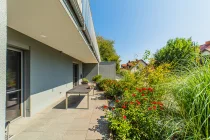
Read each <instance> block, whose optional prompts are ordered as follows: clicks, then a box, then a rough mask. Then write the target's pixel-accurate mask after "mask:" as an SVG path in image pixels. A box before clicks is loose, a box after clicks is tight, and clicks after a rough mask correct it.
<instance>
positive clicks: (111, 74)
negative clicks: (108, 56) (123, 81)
mask: <svg viewBox="0 0 210 140" xmlns="http://www.w3.org/2000/svg"><path fill="white" fill-rule="evenodd" d="M98 74H100V75H102V78H108V79H116V62H100V63H99V66H98V64H95V63H94V64H92V63H86V64H83V76H84V77H85V78H87V79H88V80H89V81H92V78H93V76H95V75H98Z"/></svg>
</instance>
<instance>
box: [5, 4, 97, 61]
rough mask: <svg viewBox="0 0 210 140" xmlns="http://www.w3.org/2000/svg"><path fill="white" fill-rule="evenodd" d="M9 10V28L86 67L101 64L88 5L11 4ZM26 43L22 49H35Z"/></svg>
mask: <svg viewBox="0 0 210 140" xmlns="http://www.w3.org/2000/svg"><path fill="white" fill-rule="evenodd" d="M85 7H86V8H85ZM80 8H82V9H80ZM7 9H8V10H7V12H8V21H7V24H8V25H7V26H8V27H9V28H12V29H14V30H16V31H18V32H20V33H22V34H24V35H26V36H28V37H30V38H32V39H35V40H37V41H39V42H41V43H43V44H46V45H48V46H49V47H51V48H54V49H56V50H58V51H60V52H62V53H64V54H66V55H68V56H71V57H73V58H75V59H77V60H80V61H81V62H83V63H98V62H100V55H99V50H98V46H97V41H96V36H95V31H94V26H93V21H92V16H91V12H90V7H89V3H88V1H86V0H85V2H84V1H81V0H78V1H76V0H35V1H28V0H21V1H20V0H8V1H7ZM82 11H83V12H82ZM85 11H86V12H85ZM14 40H17V38H14ZM27 41H28V40H25V39H24V38H23V37H22V38H21V43H19V46H20V47H21V46H30V45H32V44H30V41H28V42H27ZM25 42H27V43H25ZM8 44H10V45H12V46H14V44H15V42H8ZM19 46H18V47H19Z"/></svg>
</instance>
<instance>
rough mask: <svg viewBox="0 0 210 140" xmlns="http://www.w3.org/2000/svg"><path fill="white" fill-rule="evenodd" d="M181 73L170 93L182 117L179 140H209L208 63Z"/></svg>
mask: <svg viewBox="0 0 210 140" xmlns="http://www.w3.org/2000/svg"><path fill="white" fill-rule="evenodd" d="M180 73H182V74H181V75H182V76H180V75H179V78H178V79H176V81H175V82H173V83H172V92H173V95H174V97H175V101H176V102H177V105H178V110H179V113H180V114H181V116H182V118H183V119H182V122H180V123H182V125H183V127H182V128H181V130H180V131H179V132H180V133H179V138H181V139H192V140H201V139H206V140H207V139H210V63H205V64H204V66H196V67H194V69H191V70H187V71H180Z"/></svg>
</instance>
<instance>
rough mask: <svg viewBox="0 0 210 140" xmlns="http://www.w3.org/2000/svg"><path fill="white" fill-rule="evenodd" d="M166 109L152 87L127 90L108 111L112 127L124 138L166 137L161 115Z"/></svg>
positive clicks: (117, 135)
mask: <svg viewBox="0 0 210 140" xmlns="http://www.w3.org/2000/svg"><path fill="white" fill-rule="evenodd" d="M164 109H165V108H164V105H163V103H162V102H161V101H159V100H158V98H157V96H156V95H155V93H154V91H153V89H152V88H140V89H138V88H137V89H136V91H133V92H129V91H128V90H125V93H124V94H123V97H122V99H117V100H115V108H114V109H112V111H108V112H107V116H108V121H109V122H110V129H111V130H112V131H113V132H114V134H115V136H116V138H117V139H122V140H127V139H132V140H138V139H146V140H150V139H164V138H166V136H165V135H163V132H164V131H165V129H164V128H165V127H164V123H162V122H161V117H160V112H163V111H164Z"/></svg>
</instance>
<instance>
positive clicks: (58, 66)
mask: <svg viewBox="0 0 210 140" xmlns="http://www.w3.org/2000/svg"><path fill="white" fill-rule="evenodd" d="M30 51H31V94H36V93H39V92H42V91H45V90H48V89H51V88H54V87H57V86H60V85H64V84H66V83H70V82H73V63H72V58H71V57H69V56H67V55H65V54H63V53H60V52H59V51H57V50H55V49H52V48H50V47H48V46H46V45H44V44H42V43H40V42H34V44H33V46H31V49H30Z"/></svg>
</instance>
